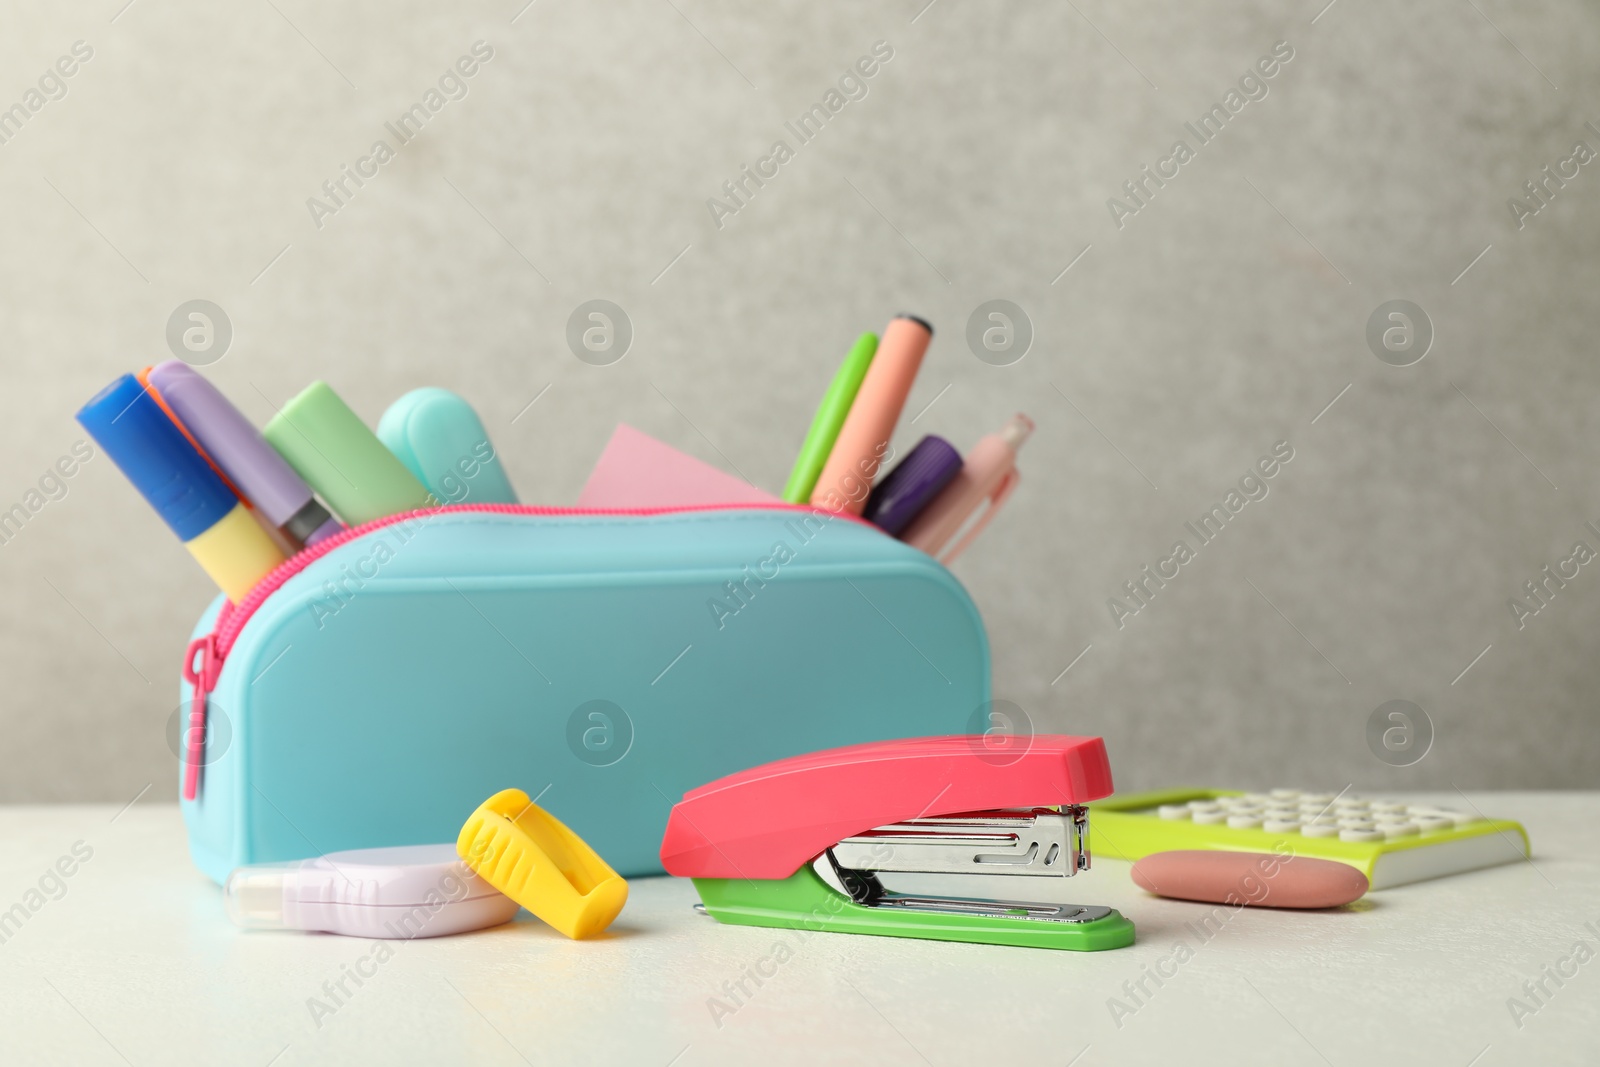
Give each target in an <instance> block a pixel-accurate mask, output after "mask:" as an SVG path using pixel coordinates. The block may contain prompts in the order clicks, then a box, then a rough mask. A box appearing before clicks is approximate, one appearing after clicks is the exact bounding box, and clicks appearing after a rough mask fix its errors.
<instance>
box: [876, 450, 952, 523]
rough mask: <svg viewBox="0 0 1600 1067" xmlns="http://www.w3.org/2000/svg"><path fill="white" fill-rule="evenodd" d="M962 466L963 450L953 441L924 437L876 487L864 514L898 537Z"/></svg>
mask: <svg viewBox="0 0 1600 1067" xmlns="http://www.w3.org/2000/svg"><path fill="white" fill-rule="evenodd" d="M960 470H961V453H960V452H957V451H956V450H955V448H954V447H952V446H951V444H950V442H949V441H946V440H945V439H944V438H942V437H934V436H932V435H930V436H928V437H924V438H923V439H922V440H921V441H918V442H917V447H915V448H913V449H912V450H911V451H910V452H907V453H906V458H905V459H903V460H901V461H900V462H899V463H898V464H896V465H895V468H894V469H893V470H891V471H890V472H889V473H888V474H886V475H884V476H883V481H881V482H879V483H878V484H877V486H876V487H875V488H874V489H873V490H872V495H871V496H869V497H867V509H866V511H865V512H864V513H863V514H862V517H863V518H865V519H866V520H867V521H868V522H870V523H874V524H875V525H877V526H879V527H881V528H882V529H883V532H884V533H887V534H892V535H894V536H896V537H898V536H900V534H901V532H902V531H904V530H905V528H906V527H907V526H909V525H911V520H913V519H915V518H916V517H917V515H918V514H919V513H921V511H922V510H923V509H924V508H926V507H927V506H928V504H929V503H930V502H932V500H933V498H934V497H936V496H938V495H939V491H940V490H942V489H943V488H944V487H945V486H947V485H949V484H950V480H951V479H952V478H954V477H955V476H956V474H957V473H959V472H960Z"/></svg>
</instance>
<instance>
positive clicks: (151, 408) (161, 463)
mask: <svg viewBox="0 0 1600 1067" xmlns="http://www.w3.org/2000/svg"><path fill="white" fill-rule="evenodd" d="M78 422H79V423H80V424H81V425H82V426H83V428H84V429H85V430H88V431H89V435H90V436H91V437H93V438H94V439H95V441H96V442H98V443H99V445H100V447H101V448H103V449H104V450H105V453H106V455H108V456H110V457H111V461H112V462H113V463H115V464H116V465H117V466H118V467H119V468H120V469H121V470H122V473H123V474H124V475H126V476H127V479H128V481H130V482H132V483H133V487H134V488H135V489H137V490H139V493H140V494H141V495H142V496H143V497H144V498H145V500H146V501H148V502H149V504H150V506H151V507H153V508H155V509H156V514H158V515H160V516H161V518H162V519H163V520H165V521H166V524H167V525H168V526H169V527H171V529H172V532H173V533H175V534H177V535H178V540H180V541H182V542H183V544H184V547H185V548H187V549H188V550H189V554H190V555H192V556H194V558H195V559H196V560H197V561H199V563H200V566H202V567H204V568H205V572H206V573H207V574H209V575H210V576H211V579H212V581H214V582H216V583H217V585H218V586H220V587H221V588H222V591H223V592H224V593H226V594H227V595H228V599H229V600H232V601H233V602H234V603H236V604H237V603H238V602H239V601H241V600H243V599H244V597H245V596H246V594H248V593H249V592H250V590H251V588H252V587H253V586H254V585H255V584H256V583H257V582H258V581H260V580H261V579H262V578H265V577H266V576H267V574H268V573H270V572H271V571H272V569H273V568H274V567H276V566H277V565H278V564H280V563H282V562H283V553H282V552H281V551H280V550H279V549H278V546H277V545H276V544H275V543H274V542H273V540H272V538H270V537H268V536H267V532H266V530H265V529H263V528H262V526H261V524H260V523H258V522H257V521H256V519H255V516H254V515H252V514H251V513H250V509H249V508H247V507H246V506H245V505H244V503H243V502H242V501H240V499H239V497H238V494H236V493H235V492H234V491H233V490H232V489H230V488H228V486H227V484H226V483H224V482H223V480H222V479H221V478H219V477H218V476H217V472H216V471H214V470H212V469H211V465H210V464H209V463H207V462H206V459H205V457H204V456H202V455H201V454H200V453H199V451H198V450H196V449H195V447H194V446H193V445H191V444H190V443H189V439H188V438H186V437H184V435H183V431H182V430H180V429H178V426H177V424H176V423H174V422H173V421H172V420H171V419H170V418H168V417H167V413H166V412H164V411H162V410H161V407H160V405H158V404H157V403H156V401H155V398H154V397H152V396H151V395H150V393H149V392H148V391H147V390H146V389H145V388H144V387H143V386H142V385H140V384H139V379H137V378H135V377H134V376H133V375H131V374H124V375H123V376H122V377H120V378H118V379H117V380H116V381H114V382H112V383H111V384H110V385H108V386H106V387H105V388H104V389H102V390H101V391H100V393H99V395H97V396H96V397H95V398H94V399H93V400H91V401H89V402H88V403H87V404H85V405H84V406H83V408H82V410H80V411H79V412H78Z"/></svg>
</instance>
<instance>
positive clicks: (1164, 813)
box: [1093, 789, 1529, 889]
mask: <svg viewBox="0 0 1600 1067" xmlns="http://www.w3.org/2000/svg"><path fill="white" fill-rule="evenodd" d="M1093 811H1094V819H1095V822H1096V823H1097V824H1099V825H1101V826H1102V827H1104V828H1105V835H1104V836H1103V838H1102V841H1103V842H1104V843H1103V845H1102V846H1101V848H1100V855H1101V856H1110V857H1112V858H1115V859H1126V860H1137V859H1141V858H1143V857H1145V856H1148V855H1150V854H1152V853H1156V852H1167V851H1172V850H1187V849H1214V850H1222V851H1231V852H1273V851H1278V852H1285V851H1292V852H1293V854H1294V855H1295V856H1297V857H1299V856H1308V857H1311V858H1313V859H1326V860H1337V861H1338V862H1340V863H1345V864H1348V865H1350V866H1351V867H1354V868H1356V870H1358V871H1360V872H1361V873H1362V874H1364V875H1366V878H1367V881H1368V883H1369V884H1370V885H1371V887H1372V888H1373V889H1389V888H1391V887H1393V886H1397V885H1406V884H1407V883H1409V882H1420V881H1424V880H1426V879H1429V878H1441V877H1444V876H1445V875H1451V874H1459V873H1461V872H1463V871H1471V870H1476V869H1478V868H1480V867H1492V866H1495V865H1496V864H1501V863H1514V862H1517V861H1518V860H1523V859H1526V858H1527V857H1528V855H1529V852H1528V832H1527V831H1526V830H1524V829H1523V828H1522V827H1521V826H1520V825H1519V824H1517V823H1515V822H1512V821H1510V820H1509V819H1485V818H1483V817H1482V816H1481V815H1479V814H1477V813H1476V812H1470V811H1462V810H1461V809H1459V808H1456V807H1451V806H1439V805H1435V804H1428V803H1410V802H1405V801H1389V800H1369V799H1367V798H1365V797H1358V796H1355V795H1354V794H1349V793H1332V792H1329V793H1313V792H1306V791H1302V790H1299V789H1274V790H1272V791H1271V792H1269V793H1241V792H1237V791H1233V790H1223V789H1170V790H1166V791H1164V792H1157V793H1141V794H1136V795H1133V796H1127V797H1118V798H1117V799H1116V800H1111V801H1106V802H1103V803H1099V804H1096V805H1094V807H1093Z"/></svg>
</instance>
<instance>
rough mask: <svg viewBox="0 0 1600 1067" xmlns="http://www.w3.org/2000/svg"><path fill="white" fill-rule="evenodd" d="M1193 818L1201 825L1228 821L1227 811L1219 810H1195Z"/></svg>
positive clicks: (1214, 824)
mask: <svg viewBox="0 0 1600 1067" xmlns="http://www.w3.org/2000/svg"><path fill="white" fill-rule="evenodd" d="M1193 818H1194V821H1195V822H1197V823H1199V824H1200V825H1201V826H1217V825H1220V824H1221V823H1225V822H1227V821H1228V813H1227V812H1225V811H1220V810H1219V811H1197V812H1195V813H1194V816H1193Z"/></svg>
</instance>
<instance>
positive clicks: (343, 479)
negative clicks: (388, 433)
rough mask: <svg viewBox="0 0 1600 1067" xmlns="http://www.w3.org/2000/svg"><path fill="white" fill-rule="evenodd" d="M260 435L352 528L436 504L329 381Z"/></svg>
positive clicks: (291, 405) (304, 394)
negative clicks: (401, 512)
mask: <svg viewBox="0 0 1600 1067" xmlns="http://www.w3.org/2000/svg"><path fill="white" fill-rule="evenodd" d="M261 436H263V437H265V438H266V439H267V443H268V444H270V445H271V446H272V447H273V448H276V449H277V450H278V452H279V454H281V455H282V456H283V458H284V459H286V460H288V461H289V466H291V467H293V468H294V469H295V472H296V473H297V474H299V475H300V477H302V478H304V479H305V480H306V484H307V485H309V486H311V488H312V489H314V490H316V492H317V495H318V496H320V497H322V499H323V500H324V501H325V502H326V503H327V504H328V506H329V507H331V508H332V509H333V510H334V511H335V512H336V513H337V514H338V516H339V517H340V518H341V519H343V520H344V521H345V522H346V523H347V524H348V525H350V526H359V525H361V524H362V523H364V522H371V521H372V520H373V519H381V518H383V517H384V516H385V515H393V514H395V513H396V512H400V511H412V510H415V509H417V508H425V507H428V506H429V505H430V504H431V503H432V501H431V500H430V498H429V496H428V490H427V489H426V488H424V487H423V485H422V482H420V481H419V480H418V479H417V478H416V477H415V476H414V475H413V474H412V473H411V472H410V471H408V470H407V469H406V467H405V464H403V463H401V462H400V460H398V459H396V458H395V454H394V453H393V452H390V451H389V450H388V449H387V448H385V447H384V446H383V442H382V441H379V440H378V439H377V437H375V436H373V433H372V431H371V430H369V429H367V424H366V423H364V422H362V421H361V417H360V416H359V415H357V414H356V413H355V412H353V411H351V410H350V406H349V405H348V404H346V403H345V402H344V401H343V400H341V399H340V398H339V394H338V393H335V392H334V391H333V390H332V389H330V388H328V383H327V382H320V381H318V382H312V383H311V384H310V385H308V386H306V387H305V389H304V390H303V391H302V392H301V393H300V395H299V396H297V397H295V398H294V399H293V400H291V401H289V402H288V403H287V404H285V405H284V406H283V410H282V411H280V412H278V414H276V415H275V416H273V418H272V421H271V422H269V423H267V426H266V429H264V430H262V431H261Z"/></svg>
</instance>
